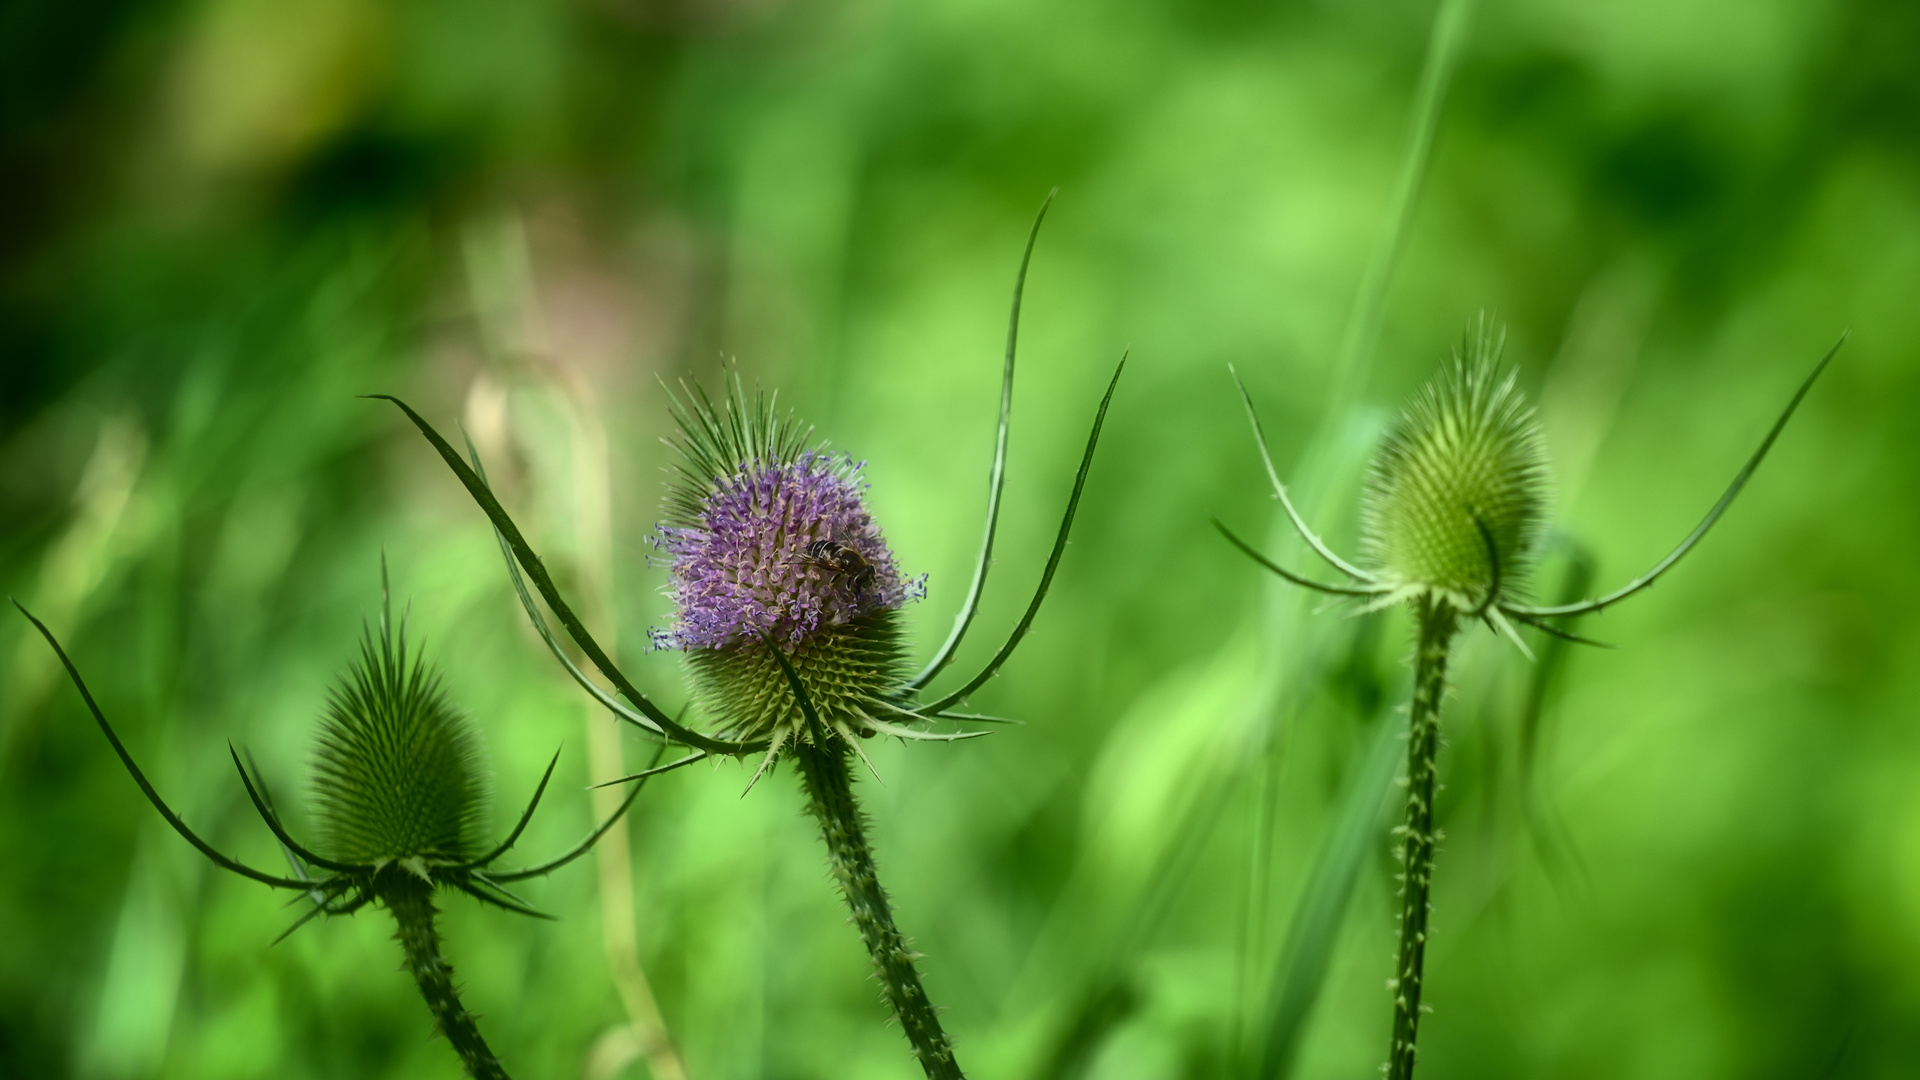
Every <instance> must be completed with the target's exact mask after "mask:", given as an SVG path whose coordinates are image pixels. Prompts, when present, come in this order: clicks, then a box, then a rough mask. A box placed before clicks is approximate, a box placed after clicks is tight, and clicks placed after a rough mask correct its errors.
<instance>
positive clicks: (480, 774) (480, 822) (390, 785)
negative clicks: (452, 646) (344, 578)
mask: <svg viewBox="0 0 1920 1080" xmlns="http://www.w3.org/2000/svg"><path fill="white" fill-rule="evenodd" d="M313 795H314V804H315V816H316V817H317V818H318V822H319V827H320V835H321V842H322V844H323V845H324V851H325V854H327V855H328V856H329V857H330V858H334V859H338V860H340V861H341V862H348V863H362V864H374V865H381V864H384V863H387V862H400V861H402V860H408V861H409V862H410V864H411V865H416V866H420V865H425V866H431V865H434V864H437V863H459V862H464V861H466V860H469V859H471V858H473V857H474V856H475V855H477V854H479V852H480V849H481V847H482V846H483V841H482V829H483V828H484V827H485V824H486V817H487V803H488V796H489V784H488V779H487V775H486V768H485V763H484V755H483V753H482V751H481V747H480V739H479V735H478V733H477V732H476V731H475V729H474V726H473V722H472V720H471V719H469V718H468V716H467V714H466V713H465V711H464V710H462V709H461V708H460V707H459V706H457V705H455V704H454V703H453V701H452V700H451V699H449V698H448V697H447V693H446V690H445V688H444V687H443V685H442V684H441V681H440V676H439V674H438V673H437V672H435V671H434V670H432V669H431V668H429V667H428V666H427V664H426V662H425V660H424V659H422V658H421V657H420V656H418V655H411V656H410V655H409V653H408V648H407V631H406V627H405V625H404V624H403V625H402V626H401V627H400V629H399V632H398V633H397V634H396V633H395V632H394V628H393V624H392V620H391V618H390V617H389V614H388V612H387V611H386V610H385V609H383V610H382V612H381V615H380V623H379V628H378V632H377V634H376V632H375V631H374V630H373V629H368V630H367V631H366V632H365V633H364V634H363V636H362V639H361V643H360V659H359V661H358V662H357V663H355V664H353V665H352V667H351V668H349V669H348V672H347V675H346V677H345V678H344V679H343V680H341V681H340V682H339V683H337V684H336V685H335V686H334V687H333V688H332V689H331V690H330V691H329V692H328V695H327V707H326V712H325V715H324V716H323V717H322V718H321V723H320V736H319V740H318V745H317V746H316V748H315V752H314V763H313Z"/></svg>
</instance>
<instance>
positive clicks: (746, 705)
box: [654, 377, 925, 744]
mask: <svg viewBox="0 0 1920 1080" xmlns="http://www.w3.org/2000/svg"><path fill="white" fill-rule="evenodd" d="M674 413H675V418H676V419H677V420H678V421H679V422H680V427H681V435H680V438H679V439H677V440H675V441H674V442H673V445H674V447H675V448H676V449H678V450H679V451H680V454H681V456H682V461H681V462H680V463H679V464H678V465H677V466H676V469H677V475H676V477H675V479H674V481H673V482H672V484H670V485H669V489H668V495H667V505H666V522H665V524H663V525H662V526H661V528H660V538H659V540H658V541H657V544H658V546H659V547H660V548H661V549H662V550H663V551H665V552H666V553H667V555H668V556H669V557H670V558H671V562H672V571H673V585H672V593H673V599H674V617H673V623H672V625H671V627H670V628H668V629H665V630H657V631H655V633H654V641H655V644H656V645H658V646H661V647H666V648H678V649H682V650H684V651H685V652H686V653H687V655H688V659H689V662H690V664H691V667H692V673H693V679H694V687H695V691H696V694H697V695H698V697H699V699H700V702H701V705H702V706H703V707H704V708H705V709H706V710H707V711H708V712H710V713H712V714H713V715H714V716H715V717H716V718H717V719H718V720H720V721H721V723H722V724H723V725H724V726H725V730H726V731H727V732H728V733H729V734H730V735H731V736H733V737H736V738H745V739H763V738H771V739H774V740H775V742H776V744H777V743H778V742H781V741H784V740H785V739H786V738H788V737H790V736H793V735H798V736H800V737H802V738H807V739H811V738H812V733H810V732H807V731H806V730H805V728H806V724H805V722H804V717H803V714H802V713H801V710H800V708H799V705H798V704H797V702H796V701H795V700H794V696H793V692H792V689H791V688H790V686H789V684H788V683H787V679H786V676H785V673H784V672H782V670H781V668H780V664H779V661H778V660H776V659H775V658H774V656H773V655H772V653H771V652H770V651H769V650H770V649H773V648H779V649H780V650H781V651H782V652H783V653H784V654H785V655H786V658H787V660H788V662H789V663H790V664H792V666H793V668H794V670H795V672H796V674H798V676H799V677H800V681H801V683H802V684H803V685H804V686H805V687H806V689H807V694H808V697H809V698H811V700H812V702H813V705H814V708H815V709H816V711H817V712H818V713H819V714H820V716H821V719H822V720H823V721H824V722H825V723H827V724H828V725H829V726H831V727H832V728H833V729H834V733H838V734H841V735H846V734H850V733H853V732H859V731H865V730H872V729H871V728H870V727H869V724H870V722H871V721H872V719H873V718H874V717H873V714H874V713H875V712H879V713H881V714H882V715H885V714H886V713H887V710H888V708H889V706H888V705H887V704H886V702H887V700H888V699H890V698H894V697H897V696H898V695H899V693H900V691H901V689H902V684H903V683H904V681H905V680H906V678H907V675H908V672H907V671H906V670H905V665H906V651H905V645H904V642H903V641H902V636H901V630H900V624H899V618H898V613H899V610H900V608H901V607H902V606H903V605H905V604H906V603H907V601H909V600H914V599H918V598H919V597H920V596H922V595H924V594H925V584H924V579H911V580H910V579H908V578H906V577H904V576H903V575H902V574H901V573H900V570H899V567H898V565H897V564H896V563H895V561H894V558H893V553H892V551H890V550H888V548H887V544H886V541H885V540H884V539H882V537H881V535H880V529H879V526H877V525H875V524H874V522H873V518H872V516H871V515H870V514H869V513H868V512H867V507H866V502H865V499H864V497H863V496H864V492H865V490H866V484H865V482H864V480H863V479H862V478H861V475H860V473H861V465H860V463H858V462H855V461H852V460H851V459H849V458H847V457H846V456H845V455H840V454H830V453H827V452H825V451H824V450H822V449H819V448H812V449H809V448H808V447H807V439H808V436H809V434H810V431H808V430H806V429H802V428H800V427H799V426H798V425H797V424H796V423H795V421H794V420H793V419H792V418H791V417H786V418H778V417H776V416H775V414H774V407H773V403H772V401H771V400H769V399H766V398H757V399H756V400H755V401H754V402H752V403H751V404H749V403H748V401H747V400H746V397H745V394H744V392H743V391H742V389H741V387H740V383H739V380H738V378H737V377H735V378H734V379H732V380H730V381H729V386H728V394H727V396H726V399H725V401H724V402H723V403H722V404H721V405H718V406H716V405H715V404H714V403H713V402H712V400H711V399H709V398H708V397H707V396H706V395H705V394H704V393H701V392H699V391H698V390H696V391H694V393H693V395H692V397H691V399H690V403H689V404H688V405H686V406H685V407H676V408H675V410H674Z"/></svg>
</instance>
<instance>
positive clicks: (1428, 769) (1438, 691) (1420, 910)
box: [1387, 599, 1458, 1080]
mask: <svg viewBox="0 0 1920 1080" xmlns="http://www.w3.org/2000/svg"><path fill="white" fill-rule="evenodd" d="M1416 615H1417V616H1418V618H1419V621H1420V644H1419V646H1418V648H1419V652H1418V654H1417V655H1416V656H1415V657H1414V675H1413V708H1412V709H1411V710H1410V715H1409V717H1408V721H1409V722H1408V728H1407V818H1406V823H1405V824H1403V825H1402V826H1401V827H1400V834H1401V845H1402V846H1401V852H1402V856H1403V858H1404V860H1405V874H1404V877H1405V881H1404V885H1403V887H1402V889H1401V906H1400V956H1399V959H1398V961H1397V963H1396V965H1395V967H1394V981H1393V1043H1392V1046H1391V1047H1390V1049H1389V1051H1388V1058H1387V1080H1412V1076H1413V1060H1414V1040H1415V1039H1416V1038H1418V1037H1419V1034H1420V987H1421V982H1422V975H1421V968H1422V965H1423V964H1424V963H1425V962H1426V956H1427V915H1428V913H1429V912H1430V911H1431V909H1432V906H1433V905H1432V902H1431V901H1430V899H1429V895H1430V887H1431V885H1432V883H1433V846H1434V840H1435V836H1434V831H1433V789H1434V783H1433V774H1434V760H1435V758H1437V757H1438V756H1439V752H1440V698H1441V695H1442V694H1443V693H1445V691H1446V686H1447V651H1448V649H1449V648H1450V646H1451V645H1452V643H1453V632H1454V629H1455V627H1456V626H1457V624H1458V623H1457V617H1456V615H1455V613H1454V610H1453V608H1452V607H1450V606H1449V605H1448V604H1447V603H1446V602H1445V601H1438V600H1433V599H1423V600H1421V601H1419V603H1418V605H1417V607H1416Z"/></svg>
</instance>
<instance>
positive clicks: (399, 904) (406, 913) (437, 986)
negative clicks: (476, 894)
mask: <svg viewBox="0 0 1920 1080" xmlns="http://www.w3.org/2000/svg"><path fill="white" fill-rule="evenodd" d="M396 877H398V875H396ZM380 898H381V900H382V901H383V902H384V903H385V904H386V906H387V910H388V911H391V912H392V913H393V920H394V922H396V923H398V924H399V927H400V928H399V930H398V931H396V932H395V933H394V939H395V940H397V941H398V942H400V947H401V949H402V950H403V951H404V952H405V953H406V957H407V972H408V973H409V974H411V975H412V976H413V979H414V982H416V983H418V984H419V986H420V996H421V997H423V998H425V999H426V1001H427V1008H428V1009H430V1010H432V1011H433V1019H434V1022H435V1024H436V1026H438V1027H439V1029H440V1033H441V1034H443V1035H445V1036H446V1037H447V1041H448V1042H450V1043H452V1044H453V1049H454V1052H455V1053H457V1054H459V1055H460V1061H461V1063H462V1064H464V1065H465V1066H466V1068H467V1075H468V1076H470V1077H473V1078H474V1080H508V1077H507V1071H506V1070H505V1069H503V1068H501V1067H500V1062H499V1061H498V1060H496V1059H495V1058H494V1056H493V1051H492V1050H491V1049H489V1048H488V1046H487V1041H486V1040H485V1039H483V1038H481V1037H480V1029H479V1027H478V1026H476V1025H475V1024H474V1022H473V1016H472V1015H471V1014H469V1013H468V1012H467V1010H466V1007H465V1006H464V1005H462V1004H460V996H459V993H458V992H457V991H456V990H455V988H454V985H453V968H452V967H450V966H448V964H447V962H446V961H445V960H443V959H441V957H440V931H439V929H438V928H437V927H436V926H435V924H434V918H435V915H436V914H437V912H436V911H435V909H434V906H433V886H432V885H429V884H428V883H426V882H424V881H420V880H418V879H415V878H411V877H409V878H404V879H399V880H395V881H392V882H390V883H386V885H385V887H384V888H382V889H381V891H380Z"/></svg>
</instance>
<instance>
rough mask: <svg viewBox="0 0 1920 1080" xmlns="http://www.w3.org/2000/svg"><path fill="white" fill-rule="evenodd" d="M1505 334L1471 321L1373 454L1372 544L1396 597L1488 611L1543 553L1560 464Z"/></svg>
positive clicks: (1368, 525)
mask: <svg viewBox="0 0 1920 1080" xmlns="http://www.w3.org/2000/svg"><path fill="white" fill-rule="evenodd" d="M1505 338H1506V335H1505V332H1504V331H1503V330H1501V329H1500V328H1498V327H1496V326H1495V325H1494V324H1493V323H1492V322H1491V321H1490V320H1488V319H1487V318H1486V317H1485V316H1482V317H1480V318H1479V319H1478V320H1476V321H1475V322H1474V324H1473V325H1471V326H1469V327H1468V329H1467V333H1466V336H1465V337H1464V339H1463V340H1462V342H1461V345H1460V348H1459V349H1458V350H1457V351H1456V352H1455V353H1454V355H1453V361H1452V363H1451V364H1449V365H1447V366H1446V367H1445V368H1443V369H1442V370H1441V372H1440V374H1439V375H1438V376H1437V377H1435V378H1434V380H1433V381H1432V382H1430V383H1428V384H1427V386H1426V388H1425V390H1423V391H1422V392H1421V393H1420V395H1419V396H1418V397H1416V398H1415V399H1414V401H1413V403H1412V404H1411V405H1410V406H1409V407H1408V408H1407V410H1406V412H1405V413H1403V414H1402V415H1401V416H1400V418H1399V420H1398V421H1397V422H1396V423H1395V425H1394V426H1393V428H1392V430H1391V431H1390V432H1389V433H1388V435H1387V441H1386V444H1385V445H1384V446H1382V447H1381V450H1380V454H1379V456H1378V457H1376V458H1375V459H1374V464H1373V470H1372V474H1371V476H1370V477H1369V478H1368V485H1367V494H1366V500H1365V504H1364V521H1363V528H1364V536H1365V544H1366V549H1367V552H1368V554H1369V555H1370V556H1371V557H1372V559H1373V561H1374V562H1375V563H1376V565H1377V567H1378V573H1379V576H1380V578H1381V580H1382V583H1383V584H1386V585H1388V586H1390V587H1391V589H1392V592H1391V593H1390V594H1389V595H1391V596H1393V597H1395V598H1412V597H1426V598H1429V599H1431V600H1434V601H1442V602H1446V603H1449V604H1451V605H1452V606H1453V607H1455V608H1457V609H1459V610H1461V611H1474V610H1482V609H1484V608H1485V607H1486V606H1488V605H1489V604H1491V603H1494V602H1498V601H1501V600H1503V599H1509V598H1512V597H1514V596H1516V595H1517V590H1518V588H1519V586H1520V584H1521V581H1522V578H1523V576H1524V575H1525V573H1526V571H1527V569H1528V568H1529V566H1530V564H1531V562H1532V561H1533V555H1534V549H1535V547H1536V545H1537V544H1538V542H1539V538H1540V534H1541V532H1542V530H1543V528H1544V524H1545V520H1546V513H1547V497H1548V487H1549V484H1550V472H1549V469H1548V466H1547V455H1546V443H1545V440H1544V438H1543V437H1542V435H1541V432H1540V424H1539V422H1538V420H1536V419H1535V417H1534V411H1533V407H1532V406H1531V405H1529V404H1528V403H1527V400H1526V397H1525V396H1524V395H1523V394H1522V393H1521V392H1520V389H1519V387H1518V386H1516V385H1515V375H1514V373H1513V372H1512V371H1507V372H1505V373H1504V374H1503V373H1501V372H1500V371H1499V370H1498V368H1497V364H1498V361H1499V358H1500V350H1501V347H1502V346H1503V345H1504V344H1505Z"/></svg>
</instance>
